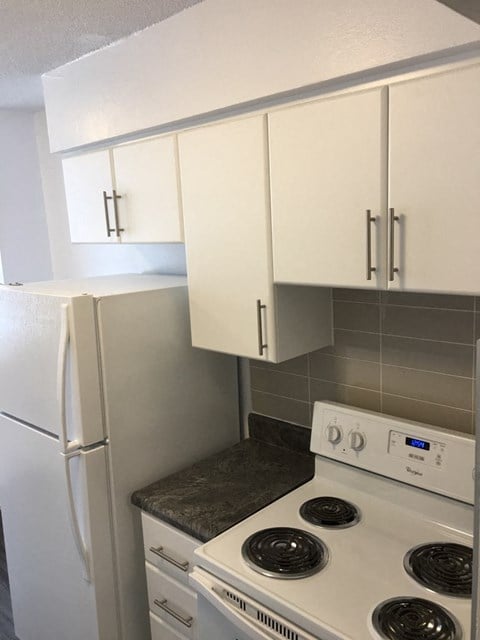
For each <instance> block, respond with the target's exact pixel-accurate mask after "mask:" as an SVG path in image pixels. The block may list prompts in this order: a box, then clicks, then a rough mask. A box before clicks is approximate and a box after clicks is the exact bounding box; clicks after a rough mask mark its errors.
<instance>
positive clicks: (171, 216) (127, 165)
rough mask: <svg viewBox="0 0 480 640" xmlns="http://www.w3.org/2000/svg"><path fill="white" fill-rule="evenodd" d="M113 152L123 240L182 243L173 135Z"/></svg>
mask: <svg viewBox="0 0 480 640" xmlns="http://www.w3.org/2000/svg"><path fill="white" fill-rule="evenodd" d="M112 153H113V162H114V171H115V185H116V190H117V194H118V195H119V196H121V197H120V198H119V199H118V200H117V209H118V218H119V226H120V227H121V228H122V229H123V231H122V232H121V238H122V242H183V225H182V220H181V214H180V198H179V188H178V181H177V150H176V138H175V136H168V137H165V138H154V139H152V140H146V141H144V142H138V143H135V144H128V145H124V146H122V147H116V148H115V149H113V151H112Z"/></svg>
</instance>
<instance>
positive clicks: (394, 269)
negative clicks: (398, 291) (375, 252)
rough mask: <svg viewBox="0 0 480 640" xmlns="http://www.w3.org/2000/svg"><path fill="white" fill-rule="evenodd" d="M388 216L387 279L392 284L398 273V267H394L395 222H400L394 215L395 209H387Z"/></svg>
mask: <svg viewBox="0 0 480 640" xmlns="http://www.w3.org/2000/svg"><path fill="white" fill-rule="evenodd" d="M389 215H390V265H389V274H388V279H389V281H390V282H393V279H394V278H395V274H396V273H398V267H396V266H395V222H398V221H399V220H400V218H399V216H396V215H395V209H394V208H393V207H392V208H391V209H389Z"/></svg>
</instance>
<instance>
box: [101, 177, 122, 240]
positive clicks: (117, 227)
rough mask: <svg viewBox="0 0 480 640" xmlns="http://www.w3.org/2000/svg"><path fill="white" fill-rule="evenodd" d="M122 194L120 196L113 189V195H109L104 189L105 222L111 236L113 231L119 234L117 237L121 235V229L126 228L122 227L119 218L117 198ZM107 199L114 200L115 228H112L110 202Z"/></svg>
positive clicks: (108, 234)
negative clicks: (109, 210)
mask: <svg viewBox="0 0 480 640" xmlns="http://www.w3.org/2000/svg"><path fill="white" fill-rule="evenodd" d="M121 197H122V196H119V195H118V194H117V192H116V191H115V189H112V195H111V196H107V192H106V191H104V192H103V205H104V207H105V222H106V224H107V236H108V237H109V238H110V236H111V235H112V233H114V232H115V235H116V236H117V238H119V237H120V231H125V229H123V228H122V227H120V222H119V218H118V205H117V200H119V199H120V198H121ZM107 200H113V215H114V216H115V228H114V229H111V228H110V220H109V218H108V202H107Z"/></svg>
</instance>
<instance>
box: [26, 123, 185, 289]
mask: <svg viewBox="0 0 480 640" xmlns="http://www.w3.org/2000/svg"><path fill="white" fill-rule="evenodd" d="M35 129H36V135H37V143H38V154H39V159H40V170H41V176H42V184H43V195H44V201H45V210H46V214H47V222H48V234H49V237H50V250H51V257H52V266H53V277H54V278H55V279H61V278H81V277H85V276H96V275H107V274H113V273H144V272H150V273H179V274H180V273H181V274H184V273H186V267H185V250H184V246H183V245H181V244H172V245H166V244H165V245H160V244H152V245H87V244H71V242H70V234H69V229H68V218H67V209H66V202H65V191H64V186H63V174H62V164H61V160H60V158H59V157H58V156H54V155H51V154H50V151H49V146H48V137H47V125H46V119H45V113H44V112H43V111H42V112H39V113H37V114H36V115H35Z"/></svg>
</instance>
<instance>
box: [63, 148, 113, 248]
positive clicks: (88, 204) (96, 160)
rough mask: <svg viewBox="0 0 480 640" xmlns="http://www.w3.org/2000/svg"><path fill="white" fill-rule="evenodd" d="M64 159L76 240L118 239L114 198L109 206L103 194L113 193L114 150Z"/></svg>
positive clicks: (107, 240)
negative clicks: (112, 168)
mask: <svg viewBox="0 0 480 640" xmlns="http://www.w3.org/2000/svg"><path fill="white" fill-rule="evenodd" d="M62 162H63V176H64V180H65V195H66V198H67V210H68V219H69V222H70V238H71V240H72V242H116V241H118V238H117V235H116V233H115V218H114V215H113V206H112V201H111V200H107V205H105V201H104V195H103V192H104V191H105V192H106V193H107V194H108V195H109V196H111V195H112V185H113V182H112V172H111V163H110V152H109V151H95V152H94V153H85V154H83V155H80V156H72V157H71V158H64V159H63V161H62ZM108 229H110V231H108ZM109 234H110V235H109Z"/></svg>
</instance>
